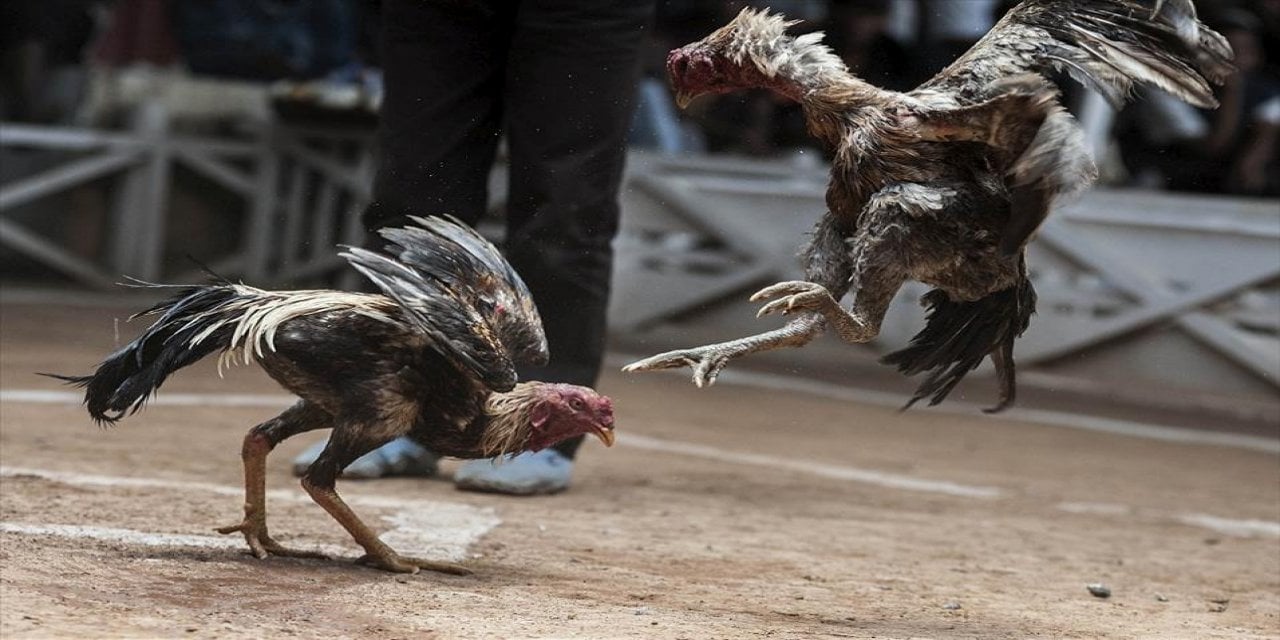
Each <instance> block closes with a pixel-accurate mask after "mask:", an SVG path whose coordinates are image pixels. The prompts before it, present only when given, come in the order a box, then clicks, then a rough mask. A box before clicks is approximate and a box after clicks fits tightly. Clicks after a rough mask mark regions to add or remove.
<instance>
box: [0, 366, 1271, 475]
mask: <svg viewBox="0 0 1280 640" xmlns="http://www.w3.org/2000/svg"><path fill="white" fill-rule="evenodd" d="M637 358H638V357H637ZM607 361H608V362H609V363H610V364H617V363H621V362H624V361H630V360H629V359H627V358H618V357H614V356H610V357H609V358H608V359H607ZM663 373H668V375H675V374H680V372H663ZM717 384H726V385H735V386H740V387H748V388H753V389H765V390H769V391H786V392H791V393H803V394H807V395H811V396H817V397H820V398H826V399H829V400H839V401H842V402H853V403H857V404H866V405H871V406H876V407H890V408H894V409H897V408H899V407H901V406H902V402H903V400H902V397H901V396H900V395H898V394H893V393H885V392H882V391H868V390H866V389H857V388H852V387H845V386H842V385H837V384H832V383H829V382H820V381H817V380H811V379H807V378H802V377H793V376H784V375H779V374H772V373H761V372H758V371H740V370H739V371H725V372H724V373H722V374H720V377H719V378H718V379H717ZM83 401H84V395H83V394H81V393H77V392H74V391H51V390H44V389H3V390H0V402H26V403H33V404H74V405H78V404H81V403H82V402H83ZM296 401H297V399H296V398H295V397H293V396H288V395H284V394H248V393H245V394H235V393H231V394H212V393H165V394H160V395H157V396H156V397H154V398H152V399H151V400H150V401H149V404H153V405H157V406H182V407H187V406H217V407H281V408H283V407H287V406H289V405H290V404H292V403H294V402H296ZM978 409H979V407H978V406H977V405H973V404H968V403H965V402H961V401H956V402H951V403H950V404H946V405H942V406H938V407H927V408H925V407H921V408H917V409H912V411H928V412H933V413H943V414H948V415H964V416H970V417H971V416H973V415H976V413H977V411H978ZM987 417H988V418H990V419H993V420H1006V421H1008V420H1014V421H1020V422H1033V423H1038V424H1045V425H1050V426H1055V427H1068V428H1072V429H1084V430H1087V431H1097V432H1100V433H1109V434H1113V435H1119V436H1127V437H1131V438H1145V439H1148V440H1158V441H1161V442H1173V443H1178V444H1190V445H1208V446H1216V447H1228V448H1233V449H1247V450H1250V451H1260V452H1262V453H1272V454H1280V439H1276V438H1266V437H1262V436H1251V435H1245V434H1241V433H1222V432H1216V431H1205V430H1199V429H1187V428H1183V427H1170V426H1165V425H1155V424H1145V423H1141V422H1132V421H1128V420H1113V419H1110V418H1099V417H1094V416H1082V415H1076V414H1073V413H1063V412H1060V411H1044V410H1039V409H1018V408H1013V409H1010V410H1008V411H1005V412H1003V413H999V414H996V415H992V416H987Z"/></svg>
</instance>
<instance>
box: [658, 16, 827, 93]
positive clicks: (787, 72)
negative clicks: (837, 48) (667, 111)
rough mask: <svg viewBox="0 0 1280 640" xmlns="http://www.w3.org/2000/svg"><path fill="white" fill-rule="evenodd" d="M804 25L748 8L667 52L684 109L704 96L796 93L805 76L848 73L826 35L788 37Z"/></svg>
mask: <svg viewBox="0 0 1280 640" xmlns="http://www.w3.org/2000/svg"><path fill="white" fill-rule="evenodd" d="M799 22H800V21H799V20H787V19H786V18H785V17H783V16H781V15H778V14H771V13H769V12H768V11H766V10H756V9H752V8H750V7H748V8H746V9H743V10H742V11H741V12H740V13H738V15H737V17H735V18H734V19H733V20H732V21H730V22H729V23H728V24H726V25H725V26H723V27H720V28H719V29H717V30H716V31H715V32H714V33H712V34H711V35H709V36H707V37H705V38H703V39H701V40H699V41H697V42H694V43H691V44H688V45H685V46H683V47H680V48H679V49H673V50H672V51H671V53H669V54H667V75H668V77H670V79H671V88H672V90H673V91H674V92H675V98H676V103H677V104H678V105H679V106H680V108H682V109H683V108H684V107H685V106H687V105H688V104H689V102H691V101H692V100H693V99H694V98H696V97H698V96H700V95H703V94H717V93H728V92H730V91H735V90H738V89H747V88H755V87H762V88H770V89H774V90H777V91H779V92H781V93H784V94H787V95H791V94H793V93H794V91H791V90H790V89H791V88H792V87H794V86H796V81H797V80H801V79H803V76H806V75H812V76H818V75H820V74H821V73H823V72H825V71H828V70H837V71H840V72H842V73H847V71H846V69H845V66H844V63H843V62H841V61H840V58H839V57H838V56H836V55H835V54H834V53H832V52H831V49H830V48H828V47H827V46H826V45H824V44H822V34H821V33H810V34H806V35H802V36H799V37H793V36H790V35H788V34H787V28H788V27H790V26H792V25H795V24H798V23H799ZM791 97H793V98H798V96H795V95H791Z"/></svg>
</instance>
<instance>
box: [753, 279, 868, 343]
mask: <svg viewBox="0 0 1280 640" xmlns="http://www.w3.org/2000/svg"><path fill="white" fill-rule="evenodd" d="M779 296H781V297H779ZM770 298H777V299H776V300H773V301H772V302H769V303H767V304H765V305H764V306H763V307H760V311H759V312H758V313H756V317H757V318H761V317H764V316H767V315H769V314H771V313H775V312H777V311H781V312H782V315H787V314H788V313H791V312H794V311H812V312H814V313H820V314H822V315H823V317H825V318H826V319H827V322H829V323H830V324H831V326H832V327H834V328H835V330H836V332H837V333H839V334H840V337H841V339H843V340H844V341H845V342H851V343H863V342H869V341H870V340H871V339H872V338H874V337H876V334H878V333H879V332H880V330H879V323H878V322H876V323H873V322H870V321H868V320H867V319H865V318H864V317H863V316H862V315H860V314H857V313H851V312H849V311H845V310H844V309H843V308H842V307H841V306H840V303H839V302H837V301H836V299H835V298H834V297H832V295H831V293H830V292H828V291H827V288H826V287H824V286H822V285H820V284H816V283H813V282H803V281H791V282H779V283H778V284H775V285H772V286H768V287H765V288H763V289H761V290H759V291H757V292H756V293H755V294H754V295H752V296H751V301H752V302H760V301H761V300H769V299H770Z"/></svg>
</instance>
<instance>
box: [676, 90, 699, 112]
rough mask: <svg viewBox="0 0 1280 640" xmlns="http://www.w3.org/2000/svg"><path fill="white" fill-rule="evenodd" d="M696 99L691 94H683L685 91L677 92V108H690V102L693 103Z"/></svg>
mask: <svg viewBox="0 0 1280 640" xmlns="http://www.w3.org/2000/svg"><path fill="white" fill-rule="evenodd" d="M694 97H695V96H693V95H690V94H688V93H685V92H683V91H677V92H676V106H677V107H680V108H681V109H684V108H685V107H688V106H689V103H690V102H693V99H694Z"/></svg>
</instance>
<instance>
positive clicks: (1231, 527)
mask: <svg viewBox="0 0 1280 640" xmlns="http://www.w3.org/2000/svg"><path fill="white" fill-rule="evenodd" d="M1057 508H1058V510H1060V511H1066V512H1068V513H1079V514H1087V515H1100V516H1124V517H1132V518H1136V519H1139V520H1152V521H1160V522H1177V523H1179V524H1185V525H1189V526H1192V527H1200V528H1202V529H1209V530H1211V531H1214V532H1216V533H1220V534H1223V535H1228V536H1234V537H1237V538H1254V537H1266V536H1270V537H1273V538H1280V522H1269V521H1266V520H1234V519H1231V518H1219V517H1218V516H1211V515H1206V514H1203V513H1172V512H1167V511H1159V510H1156V509H1135V508H1133V507H1130V506H1128V505H1124V504H1115V503H1112V502H1060V503H1058V505H1057Z"/></svg>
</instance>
